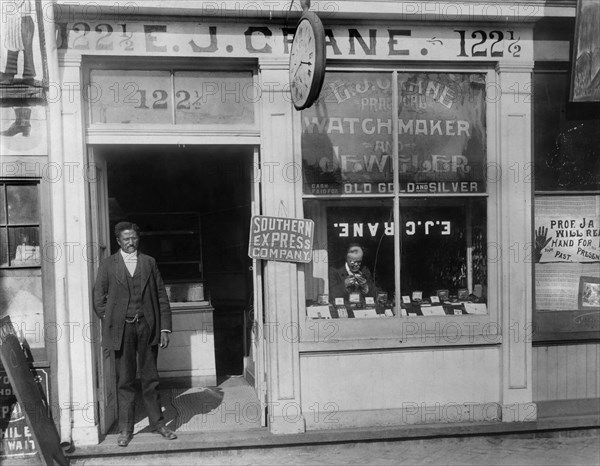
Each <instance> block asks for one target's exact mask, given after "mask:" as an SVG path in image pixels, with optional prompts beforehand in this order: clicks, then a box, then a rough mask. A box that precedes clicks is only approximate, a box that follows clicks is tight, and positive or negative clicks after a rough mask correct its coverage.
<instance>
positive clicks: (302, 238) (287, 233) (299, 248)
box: [248, 215, 315, 263]
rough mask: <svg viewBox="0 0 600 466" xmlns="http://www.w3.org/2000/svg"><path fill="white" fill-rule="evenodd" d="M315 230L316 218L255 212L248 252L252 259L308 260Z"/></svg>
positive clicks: (251, 224) (251, 222)
mask: <svg viewBox="0 0 600 466" xmlns="http://www.w3.org/2000/svg"><path fill="white" fill-rule="evenodd" d="M314 232H315V224H314V222H313V221H312V220H307V219H303V218H285V217H267V216H263V215H255V216H253V217H252V219H251V221H250V241H249V243H248V255H249V256H250V257H251V258H252V259H262V260H271V261H281V262H302V263H308V262H310V261H311V260H312V247H313V237H314Z"/></svg>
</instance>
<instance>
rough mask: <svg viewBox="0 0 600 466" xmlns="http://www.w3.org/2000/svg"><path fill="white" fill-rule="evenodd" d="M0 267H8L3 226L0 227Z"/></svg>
mask: <svg viewBox="0 0 600 466" xmlns="http://www.w3.org/2000/svg"><path fill="white" fill-rule="evenodd" d="M0 267H8V239H7V238H6V229H5V228H0Z"/></svg>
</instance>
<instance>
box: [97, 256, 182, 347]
mask: <svg viewBox="0 0 600 466" xmlns="http://www.w3.org/2000/svg"><path fill="white" fill-rule="evenodd" d="M137 266H138V267H140V275H141V281H142V285H141V289H142V302H141V307H142V311H143V313H144V317H145V319H146V322H147V323H148V325H149V326H150V332H151V335H152V340H151V342H150V345H157V344H158V343H159V342H160V332H161V330H169V331H170V330H171V307H170V306H169V299H168V297H167V292H166V290H165V285H164V283H163V280H162V277H161V276H160V272H159V271H158V267H157V266H156V261H155V260H154V259H153V258H152V257H150V256H147V255H145V254H141V253H139V252H138V263H137ZM126 273H129V272H127V268H126V267H125V261H124V260H123V256H122V255H121V252H120V251H119V252H117V253H116V254H113V255H112V256H110V257H107V258H106V259H104V260H102V261H101V262H100V267H99V269H98V277H97V278H96V283H95V284H94V310H95V311H96V314H98V316H99V317H100V318H101V319H102V346H104V347H105V348H109V349H113V350H119V349H120V348H121V342H122V340H123V332H124V330H125V313H126V311H127V305H128V303H129V286H128V285H127V277H126V275H125V274H126Z"/></svg>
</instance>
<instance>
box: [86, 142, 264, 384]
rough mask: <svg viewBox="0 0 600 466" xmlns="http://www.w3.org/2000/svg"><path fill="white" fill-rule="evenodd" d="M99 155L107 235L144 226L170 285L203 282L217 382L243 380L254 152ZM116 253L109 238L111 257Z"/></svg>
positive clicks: (108, 150) (163, 149)
mask: <svg viewBox="0 0 600 466" xmlns="http://www.w3.org/2000/svg"><path fill="white" fill-rule="evenodd" d="M95 156H96V157H99V158H101V159H102V160H105V161H106V177H107V194H108V209H109V228H110V231H112V229H113V226H114V225H115V224H116V222H118V221H121V220H125V219H127V220H131V221H134V222H136V223H138V224H140V227H141V228H142V238H141V242H140V250H141V251H142V252H145V253H147V254H150V255H152V256H154V257H155V258H156V259H157V263H158V266H159V269H160V271H161V274H162V276H163V279H164V281H165V283H166V284H179V283H182V282H193V283H202V286H203V288H202V290H201V292H202V293H203V295H204V297H205V299H206V300H209V301H210V303H211V305H212V307H214V314H213V317H214V320H213V325H214V347H215V366H216V377H217V381H219V382H221V381H223V380H224V379H225V378H227V377H230V376H237V375H241V374H242V372H243V361H244V356H246V355H247V352H248V348H247V346H248V345H247V338H246V335H245V332H246V327H247V325H246V323H247V315H248V312H249V309H250V308H251V303H252V286H253V285H252V272H251V265H252V262H251V260H250V259H249V258H248V255H247V250H248V248H247V241H248V228H249V224H250V216H251V191H250V190H251V179H252V161H253V147H249V146H186V147H177V146H170V145H169V146H167V145H165V146H156V145H152V146H150V145H135V146H131V145H119V146H105V147H99V148H97V149H96V150H95ZM167 230H168V231H170V233H171V234H168V235H165V232H166V231H167ZM145 231H146V234H145V235H144V232H145ZM117 249H118V246H117V244H116V241H115V239H114V238H113V237H112V235H111V245H110V253H114V252H116V251H117ZM169 289H171V287H169ZM173 289H175V288H174V286H173ZM245 346H246V347H245Z"/></svg>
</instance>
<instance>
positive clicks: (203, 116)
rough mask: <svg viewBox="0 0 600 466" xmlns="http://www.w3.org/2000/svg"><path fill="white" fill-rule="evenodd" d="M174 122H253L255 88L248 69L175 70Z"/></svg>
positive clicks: (256, 96)
mask: <svg viewBox="0 0 600 466" xmlns="http://www.w3.org/2000/svg"><path fill="white" fill-rule="evenodd" d="M174 80H175V123H176V124H198V125H202V124H205V125H206V124H211V125H214V124H252V123H254V106H255V104H256V102H257V99H258V92H257V91H258V88H257V87H255V84H254V82H253V80H252V73H251V72H243V73H239V72H238V73H233V72H224V71H218V72H208V71H177V72H175V73H174Z"/></svg>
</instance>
